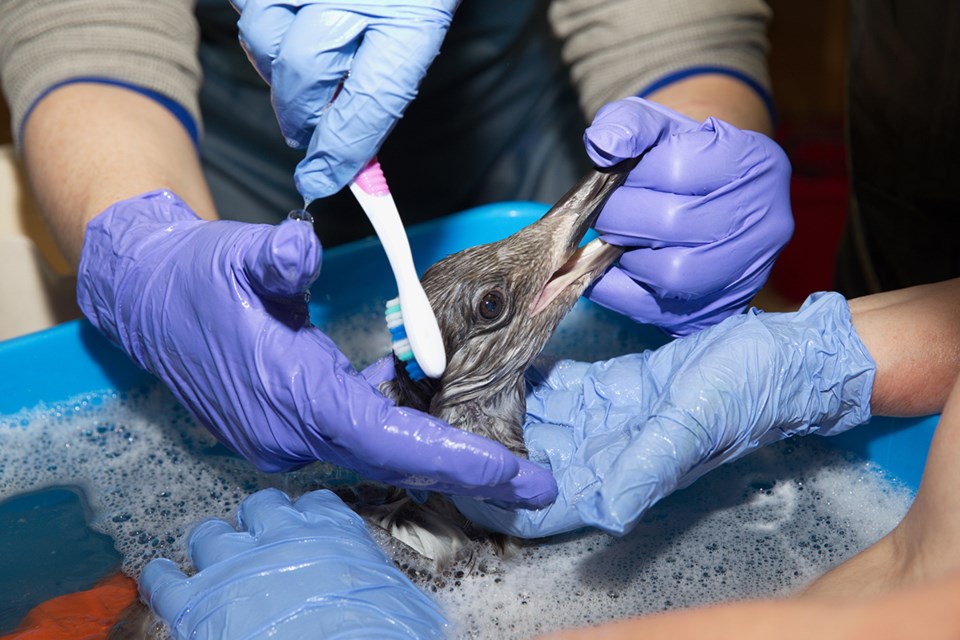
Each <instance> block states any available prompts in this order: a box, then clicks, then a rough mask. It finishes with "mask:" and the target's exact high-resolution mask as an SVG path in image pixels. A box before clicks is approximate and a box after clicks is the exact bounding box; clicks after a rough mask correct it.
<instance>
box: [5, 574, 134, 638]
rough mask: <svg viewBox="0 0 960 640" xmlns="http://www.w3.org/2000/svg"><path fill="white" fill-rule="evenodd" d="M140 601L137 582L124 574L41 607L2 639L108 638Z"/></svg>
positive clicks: (57, 598) (35, 608) (60, 597)
mask: <svg viewBox="0 0 960 640" xmlns="http://www.w3.org/2000/svg"><path fill="white" fill-rule="evenodd" d="M136 599H137V583H136V582H134V581H133V580H132V579H130V578H128V577H127V576H125V575H123V574H122V573H117V574H114V575H112V576H110V577H109V578H106V579H104V580H102V581H101V582H99V583H98V584H97V585H96V586H95V587H93V588H92V589H88V590H87V591H79V592H77V593H70V594H67V595H64V596H58V597H56V598H53V599H51V600H47V601H46V602H42V603H40V604H38V605H37V606H36V607H34V608H33V609H31V610H30V612H29V613H28V614H27V615H26V616H24V618H23V620H21V621H20V624H19V625H18V626H17V629H16V631H14V632H13V633H11V634H8V635H5V636H2V637H0V640H98V639H101V638H104V639H105V638H106V637H107V634H108V633H109V631H110V628H111V627H113V625H115V624H116V623H117V622H118V621H119V619H120V614H121V613H123V611H124V609H126V608H127V607H128V606H130V605H131V604H133V603H134V602H135V601H136Z"/></svg>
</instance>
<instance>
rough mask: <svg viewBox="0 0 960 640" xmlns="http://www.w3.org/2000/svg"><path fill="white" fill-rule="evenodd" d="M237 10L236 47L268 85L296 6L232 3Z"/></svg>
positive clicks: (246, 0)
mask: <svg viewBox="0 0 960 640" xmlns="http://www.w3.org/2000/svg"><path fill="white" fill-rule="evenodd" d="M232 1H233V6H234V8H236V9H237V10H238V11H240V19H239V20H238V21H237V26H238V28H239V31H240V44H241V45H242V46H243V49H244V51H246V52H247V55H248V56H249V57H250V58H251V60H250V61H251V62H252V63H253V66H254V67H256V69H257V72H258V73H259V74H260V76H261V77H262V78H263V79H264V80H265V81H266V82H267V84H271V83H272V81H271V75H272V66H273V61H274V60H275V59H276V58H277V55H278V53H279V51H280V44H281V42H283V38H284V34H285V33H286V32H287V29H289V28H290V25H291V24H293V21H294V18H295V17H296V7H295V6H293V5H290V4H285V3H277V2H275V1H273V0H232Z"/></svg>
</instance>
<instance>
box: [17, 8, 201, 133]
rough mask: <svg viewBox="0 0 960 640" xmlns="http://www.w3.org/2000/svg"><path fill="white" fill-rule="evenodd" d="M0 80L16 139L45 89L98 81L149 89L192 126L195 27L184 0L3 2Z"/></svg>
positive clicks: (196, 79) (196, 67) (196, 66)
mask: <svg viewBox="0 0 960 640" xmlns="http://www.w3.org/2000/svg"><path fill="white" fill-rule="evenodd" d="M0 16H2V19H0V80H2V82H3V92H4V95H5V96H6V99H7V102H8V104H9V105H10V114H11V130H12V131H13V135H14V138H15V140H16V141H17V143H18V144H19V136H20V129H21V125H22V121H23V118H24V117H25V116H26V114H27V112H28V111H29V109H30V108H31V107H32V106H33V104H34V103H35V102H36V100H37V99H38V98H39V97H40V96H41V95H43V93H44V92H45V91H47V90H48V89H50V88H51V87H53V86H55V85H57V84H59V83H62V82H64V81H67V80H71V79H75V78H100V79H106V80H113V81H117V82H120V83H124V84H131V85H136V86H138V87H141V88H144V89H148V90H151V91H155V92H157V93H159V94H161V95H163V96H165V97H167V98H169V99H172V100H173V101H175V102H177V103H179V104H180V105H181V106H183V107H184V108H185V109H186V110H187V112H188V113H189V114H190V115H191V116H192V117H193V118H194V120H195V122H196V123H197V125H198V126H199V125H200V109H199V106H198V104H197V92H198V90H199V86H200V78H201V73H200V65H199V62H198V60H197V41H198V37H199V35H198V33H199V31H198V27H197V24H196V19H195V18H194V15H193V2H192V1H190V0H149V1H148V2H144V1H143V0H3V2H2V4H0Z"/></svg>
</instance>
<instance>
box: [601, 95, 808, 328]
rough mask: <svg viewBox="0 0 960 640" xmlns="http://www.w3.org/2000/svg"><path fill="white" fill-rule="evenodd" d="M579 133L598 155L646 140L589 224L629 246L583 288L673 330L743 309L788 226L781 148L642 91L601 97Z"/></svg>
mask: <svg viewBox="0 0 960 640" xmlns="http://www.w3.org/2000/svg"><path fill="white" fill-rule="evenodd" d="M584 142H585V144H586V147H587V154H588V155H589V156H590V158H591V159H592V160H593V161H594V163H596V164H597V165H598V166H601V167H606V166H611V165H613V164H616V163H617V162H620V161H621V160H623V159H625V158H633V157H637V156H639V155H640V154H643V153H644V152H646V153H645V155H644V156H643V158H642V159H641V160H640V162H639V163H638V164H637V167H636V168H635V169H634V170H633V171H632V172H631V173H630V176H629V177H628V178H627V181H626V183H625V184H624V186H622V187H621V188H620V189H618V190H617V191H616V192H615V193H614V194H613V196H612V197H611V198H610V200H609V201H608V202H607V204H606V205H605V206H604V208H603V211H601V213H600V216H599V218H598V219H597V222H596V224H595V225H594V226H595V228H596V230H597V233H598V234H599V235H600V237H601V238H603V239H604V240H605V241H607V242H609V243H611V244H615V245H618V246H621V247H625V248H626V249H627V251H626V253H624V254H623V256H622V257H621V258H620V260H619V263H618V264H617V266H615V267H614V268H613V269H610V270H609V271H608V272H607V273H605V274H604V275H603V276H602V277H601V278H600V279H599V280H598V281H597V282H596V283H595V284H594V285H593V287H592V288H591V289H590V290H588V292H587V297H588V298H590V299H591V300H593V301H594V302H596V303H598V304H601V305H603V306H605V307H608V308H610V309H613V310H614V311H617V312H619V313H622V314H624V315H627V316H629V317H631V318H633V319H634V320H636V321H637V322H642V323H647V324H653V325H656V326H658V327H660V328H661V329H663V330H664V331H666V332H667V333H669V334H670V335H673V336H678V335H686V334H688V333H691V332H693V331H697V330H699V329H703V328H704V327H708V326H710V325H713V324H716V323H717V322H720V321H721V320H723V319H724V318H726V317H728V316H730V315H733V314H735V313H739V312H741V311H743V309H745V308H746V306H747V305H748V304H749V303H750V300H751V299H752V298H753V296H754V294H756V292H757V291H759V290H760V288H761V287H762V286H763V284H764V283H765V282H766V280H767V277H768V276H769V275H770V269H771V268H772V267H773V263H774V260H775V259H776V257H777V256H778V255H779V253H780V251H781V250H782V249H783V247H784V246H785V245H786V243H787V241H788V240H790V236H791V235H792V234H793V215H792V213H791V211H790V162H789V160H787V156H786V154H784V152H783V150H782V149H781V148H780V147H779V146H778V145H777V144H776V143H775V142H774V141H773V140H771V139H770V138H768V137H767V136H765V135H763V134H760V133H755V132H753V131H741V130H740V129H737V128H736V127H733V126H731V125H729V124H727V123H725V122H722V121H720V120H717V119H715V118H708V119H707V120H706V121H704V122H703V123H699V122H696V121H694V120H691V119H689V118H687V117H685V116H682V115H680V114H679V113H676V112H675V111H672V110H670V109H667V108H666V107H663V106H661V105H658V104H656V103H654V102H648V101H646V100H643V99H641V98H627V99H625V100H620V101H618V102H613V103H611V104H608V105H606V106H604V107H603V108H602V109H600V111H599V112H598V113H597V116H596V118H594V121H593V124H591V125H590V127H589V128H588V129H587V130H586V132H585V133H584Z"/></svg>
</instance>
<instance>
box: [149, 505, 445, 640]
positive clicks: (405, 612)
mask: <svg viewBox="0 0 960 640" xmlns="http://www.w3.org/2000/svg"><path fill="white" fill-rule="evenodd" d="M237 525H238V526H237V528H238V530H237V531H235V530H234V528H233V527H232V526H230V525H229V524H227V523H226V522H224V521H223V520H207V521H205V522H202V523H200V524H199V525H197V527H196V528H195V529H194V530H193V531H192V532H191V533H190V538H189V555H190V562H191V563H193V565H194V566H195V567H196V568H197V573H196V574H195V575H193V576H191V577H189V578H188V577H186V576H185V575H184V574H183V573H181V571H180V569H178V568H177V566H176V565H175V564H174V563H173V562H171V561H170V560H167V559H165V558H161V559H157V560H151V561H150V562H149V563H148V564H147V566H146V567H144V569H143V573H142V574H141V575H140V596H141V598H143V600H144V602H146V603H147V604H148V605H149V606H150V608H151V609H152V610H153V611H154V613H156V614H157V615H158V616H160V617H161V618H162V619H163V620H164V621H165V622H166V623H167V625H168V626H169V627H170V630H171V635H172V636H173V637H174V638H176V639H180V638H253V637H258V638H259V637H267V636H269V637H271V638H333V637H337V638H344V637H363V638H387V637H390V638H418V639H419V638H443V637H444V635H445V634H444V629H445V628H446V624H447V623H446V620H445V619H444V617H443V614H442V613H441V612H440V609H439V607H437V605H436V604H434V603H433V602H432V601H431V600H430V599H429V598H428V597H427V596H426V595H425V594H424V593H423V592H421V591H420V590H419V589H417V587H416V586H414V584H413V583H412V582H410V580H409V579H407V577H406V576H405V575H404V574H403V573H402V572H401V571H400V570H399V569H397V568H396V567H395V566H394V565H393V563H392V562H391V561H390V560H389V559H388V558H387V557H386V556H385V555H384V554H383V552H382V551H381V550H380V547H378V546H377V544H376V543H375V542H374V541H373V539H372V538H371V537H370V534H369V533H368V532H367V529H366V526H365V525H364V523H363V520H361V519H360V517H359V516H358V515H357V514H355V513H354V512H353V511H351V510H350V509H349V508H348V507H347V506H346V505H345V504H343V502H342V501H341V500H340V498H338V497H337V496H336V495H334V494H333V493H330V492H329V491H314V492H312V493H308V494H306V495H304V496H301V497H300V498H299V499H298V500H297V501H296V502H294V503H293V504H291V503H290V499H289V498H288V497H287V496H286V495H285V494H284V493H283V492H281V491H279V490H277V489H265V490H263V491H259V492H257V493H255V494H253V495H252V496H250V497H248V498H247V499H246V500H244V501H243V503H242V504H241V505H240V509H239V511H238V512H237Z"/></svg>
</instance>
